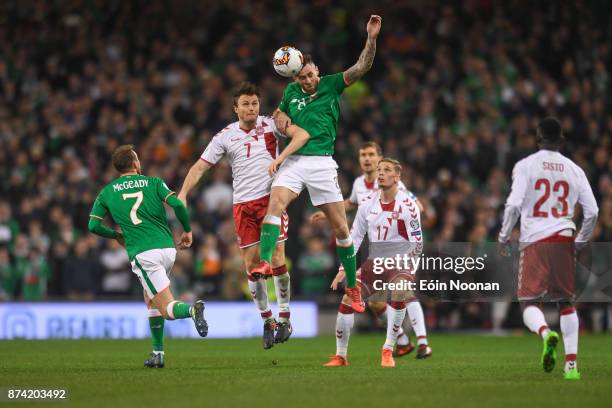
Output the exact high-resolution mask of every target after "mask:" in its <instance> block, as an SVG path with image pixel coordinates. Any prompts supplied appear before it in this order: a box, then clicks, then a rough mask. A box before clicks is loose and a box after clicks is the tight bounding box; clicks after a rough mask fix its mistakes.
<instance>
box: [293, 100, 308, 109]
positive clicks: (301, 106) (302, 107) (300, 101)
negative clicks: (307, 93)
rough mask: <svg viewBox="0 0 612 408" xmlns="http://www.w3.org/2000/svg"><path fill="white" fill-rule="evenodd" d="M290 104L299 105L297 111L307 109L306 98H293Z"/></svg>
mask: <svg viewBox="0 0 612 408" xmlns="http://www.w3.org/2000/svg"><path fill="white" fill-rule="evenodd" d="M290 103H297V104H298V106H297V110H299V111H301V110H302V109H304V108H305V107H306V98H301V99H297V98H293V99H292V100H291V102H290Z"/></svg>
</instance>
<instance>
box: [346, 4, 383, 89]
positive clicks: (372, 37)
mask: <svg viewBox="0 0 612 408" xmlns="http://www.w3.org/2000/svg"><path fill="white" fill-rule="evenodd" d="M381 26H382V18H381V17H380V16H377V15H371V16H370V20H369V21H368V25H367V27H366V30H367V32H368V39H367V41H366V44H365V47H364V48H363V51H361V55H359V59H358V60H357V63H355V65H353V66H352V67H350V68H349V69H347V70H346V71H344V82H345V83H346V85H347V86H349V85H352V84H354V83H355V82H357V81H358V80H359V78H361V77H362V76H364V75H365V73H366V72H368V71H369V70H370V68H371V67H372V63H373V62H374V55H375V54H376V37H378V33H380V27H381Z"/></svg>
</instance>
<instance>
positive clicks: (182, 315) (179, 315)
mask: <svg viewBox="0 0 612 408" xmlns="http://www.w3.org/2000/svg"><path fill="white" fill-rule="evenodd" d="M190 309H191V306H189V305H188V304H187V303H183V302H175V303H174V306H173V307H172V314H173V315H174V318H175V319H186V318H188V317H191V314H190V313H189V311H190Z"/></svg>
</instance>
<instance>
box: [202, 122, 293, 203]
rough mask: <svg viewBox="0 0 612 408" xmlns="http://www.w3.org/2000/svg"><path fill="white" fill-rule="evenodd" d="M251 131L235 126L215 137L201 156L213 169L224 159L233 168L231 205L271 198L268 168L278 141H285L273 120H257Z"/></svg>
mask: <svg viewBox="0 0 612 408" xmlns="http://www.w3.org/2000/svg"><path fill="white" fill-rule="evenodd" d="M256 123H257V124H256V126H255V128H254V129H251V130H244V129H241V128H240V124H239V122H237V121H236V122H234V123H232V124H230V125H229V126H227V127H226V128H224V129H223V130H221V131H220V132H219V133H217V134H216V135H215V136H214V137H213V138H212V140H211V141H210V143H209V144H208V146H206V149H205V150H204V153H202V155H201V156H200V159H202V160H204V161H205V162H207V163H209V164H211V165H215V164H217V162H218V161H219V160H221V159H222V158H223V157H224V156H225V157H227V159H228V161H229V163H230V166H231V167H232V179H233V188H234V197H233V201H234V204H238V203H244V202H246V201H252V200H255V199H257V198H261V197H265V196H267V195H269V194H270V188H271V186H272V177H270V176H269V175H268V166H269V165H270V163H271V162H272V161H273V160H274V159H276V157H277V156H278V137H284V136H285V135H283V134H282V133H281V132H280V131H279V130H278V129H277V128H276V125H275V124H274V120H273V119H272V118H269V117H266V116H259V117H257V122H256Z"/></svg>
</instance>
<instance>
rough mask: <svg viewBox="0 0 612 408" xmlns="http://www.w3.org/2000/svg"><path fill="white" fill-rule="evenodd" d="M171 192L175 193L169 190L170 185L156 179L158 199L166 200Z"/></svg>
mask: <svg viewBox="0 0 612 408" xmlns="http://www.w3.org/2000/svg"><path fill="white" fill-rule="evenodd" d="M172 194H175V193H174V191H172V190H170V187H168V185H167V184H166V182H165V181H164V180H162V179H160V178H158V179H157V195H158V197H159V199H160V200H162V201H163V202H166V200H168V197H170V196H171V195H172Z"/></svg>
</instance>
